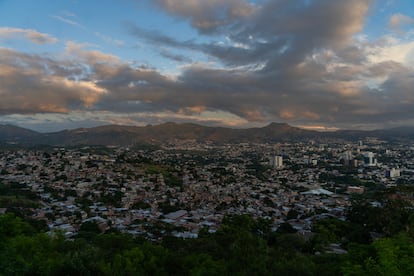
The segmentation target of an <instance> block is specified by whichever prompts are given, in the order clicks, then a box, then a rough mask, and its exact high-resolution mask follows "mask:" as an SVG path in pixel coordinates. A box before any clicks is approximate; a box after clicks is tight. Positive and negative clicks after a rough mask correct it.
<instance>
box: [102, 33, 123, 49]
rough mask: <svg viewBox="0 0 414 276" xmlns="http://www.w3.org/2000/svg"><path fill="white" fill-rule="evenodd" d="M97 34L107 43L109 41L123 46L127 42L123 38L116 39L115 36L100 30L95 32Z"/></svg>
mask: <svg viewBox="0 0 414 276" xmlns="http://www.w3.org/2000/svg"><path fill="white" fill-rule="evenodd" d="M95 35H96V36H97V37H99V38H100V39H102V40H103V41H105V42H106V43H109V44H114V45H116V46H122V45H124V44H125V42H124V41H122V40H119V39H114V38H112V37H110V36H108V35H104V34H101V33H99V32H95Z"/></svg>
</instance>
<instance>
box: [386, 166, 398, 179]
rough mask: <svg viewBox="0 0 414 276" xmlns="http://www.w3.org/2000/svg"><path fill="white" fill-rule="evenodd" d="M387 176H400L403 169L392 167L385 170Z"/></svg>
mask: <svg viewBox="0 0 414 276" xmlns="http://www.w3.org/2000/svg"><path fill="white" fill-rule="evenodd" d="M385 176H386V177H389V178H396V177H400V176H401V171H400V169H396V168H392V169H390V170H387V171H386V172H385Z"/></svg>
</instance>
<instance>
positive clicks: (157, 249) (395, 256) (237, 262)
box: [0, 192, 414, 275]
mask: <svg viewBox="0 0 414 276" xmlns="http://www.w3.org/2000/svg"><path fill="white" fill-rule="evenodd" d="M393 194H395V192H393ZM376 200H377V201H378V202H379V203H380V206H379V207H378V206H377V207H373V206H372V205H370V204H369V202H370V200H368V199H357V200H355V202H354V203H353V206H352V207H351V208H350V210H349V214H348V217H349V220H348V221H341V220H338V219H333V218H330V219H325V220H321V221H319V222H317V223H315V224H314V229H313V232H314V233H315V235H314V236H313V237H312V238H310V239H308V240H305V239H304V238H303V237H301V236H300V235H298V234H297V233H295V230H294V229H293V228H292V227H291V226H290V225H289V224H285V225H283V226H282V227H280V228H279V230H278V231H276V232H273V231H271V225H270V223H269V221H267V220H264V219H259V220H254V219H253V218H251V217H250V216H247V215H241V216H230V217H226V218H225V219H224V221H223V223H222V225H221V227H220V228H219V230H218V231H217V232H215V233H209V232H208V231H207V230H205V229H202V230H201V231H200V233H199V237H198V238H197V239H187V240H183V239H178V238H174V237H166V238H164V239H163V241H162V242H160V243H158V244H156V243H151V242H149V241H146V240H144V239H142V238H136V237H132V236H130V235H127V234H122V233H115V232H111V233H99V231H94V227H83V228H82V229H81V232H80V233H79V235H78V236H77V237H75V238H74V239H71V240H68V239H65V238H64V237H63V235H59V234H55V235H50V234H47V233H46V232H44V230H42V228H39V227H36V224H34V222H33V221H26V220H25V219H23V218H21V217H19V216H16V215H15V214H12V213H7V214H4V215H1V216H0V275H412V274H413V273H414V262H413V260H414V243H413V238H414V215H413V211H412V205H411V204H409V202H408V201H406V200H404V199H401V198H395V197H390V196H389V194H382V195H380V197H378V198H376ZM373 233H375V235H376V236H377V238H374V239H373V238H372V237H373ZM378 237H380V238H378ZM333 243H335V244H340V245H341V246H342V248H343V249H346V250H347V253H346V254H333V253H329V252H330V251H329V246H330V245H332V244H333Z"/></svg>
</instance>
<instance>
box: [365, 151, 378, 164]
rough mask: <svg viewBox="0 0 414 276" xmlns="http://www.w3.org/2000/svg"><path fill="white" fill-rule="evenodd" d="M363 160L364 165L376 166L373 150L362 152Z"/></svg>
mask: <svg viewBox="0 0 414 276" xmlns="http://www.w3.org/2000/svg"><path fill="white" fill-rule="evenodd" d="M364 162H365V165H366V166H376V165H377V159H376V158H375V154H374V153H373V152H370V151H369V152H366V153H365V154H364Z"/></svg>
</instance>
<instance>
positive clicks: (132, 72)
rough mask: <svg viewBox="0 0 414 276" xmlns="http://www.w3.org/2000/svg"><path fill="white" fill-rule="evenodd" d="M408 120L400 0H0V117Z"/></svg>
mask: <svg viewBox="0 0 414 276" xmlns="http://www.w3.org/2000/svg"><path fill="white" fill-rule="evenodd" d="M167 121H174V122H196V123H201V124H205V125H220V126H230V127H251V126H264V125H266V124H268V123H270V122H287V123H289V124H292V125H295V126H301V127H306V128H312V129H320V130H330V129H338V128H340V129H373V128H383V127H396V126H402V125H414V1H411V0H99V1H98V0H96V1H95V0H90V1H89V0H88V1H86V0H85V1H84V0H59V1H51V0H0V123H11V124H15V125H19V126H23V127H28V128H31V129H35V130H39V131H56V130H61V129H65V128H77V127H90V126H96V125H102V124H123V125H139V126H141V125H147V124H158V123H163V122H167Z"/></svg>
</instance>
